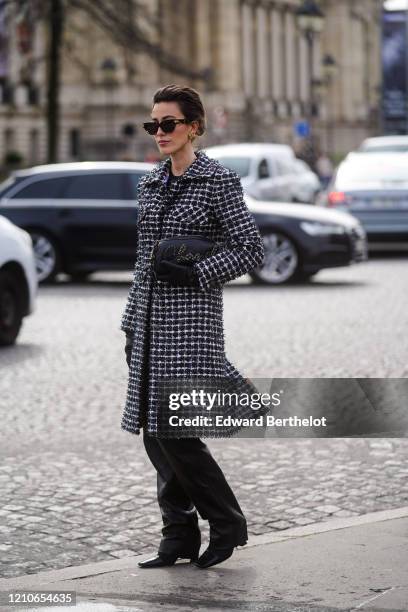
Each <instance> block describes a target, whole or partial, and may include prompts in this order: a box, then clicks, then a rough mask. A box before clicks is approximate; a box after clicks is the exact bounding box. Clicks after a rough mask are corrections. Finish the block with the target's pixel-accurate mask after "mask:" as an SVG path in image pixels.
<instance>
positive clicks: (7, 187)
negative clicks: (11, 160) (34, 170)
mask: <svg viewBox="0 0 408 612" xmlns="http://www.w3.org/2000/svg"><path fill="white" fill-rule="evenodd" d="M25 178H26V177H24V176H9V177H8V178H7V179H6V180H5V181H3V182H2V183H0V198H4V196H5V195H7V193H8V192H9V191H11V189H12V188H13V187H15V186H16V185H18V183H21V181H24V180H25Z"/></svg>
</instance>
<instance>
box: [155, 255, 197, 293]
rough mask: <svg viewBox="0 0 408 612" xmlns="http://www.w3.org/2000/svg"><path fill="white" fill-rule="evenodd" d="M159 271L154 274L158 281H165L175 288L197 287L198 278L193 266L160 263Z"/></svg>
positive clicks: (169, 262) (167, 262)
mask: <svg viewBox="0 0 408 612" xmlns="http://www.w3.org/2000/svg"><path fill="white" fill-rule="evenodd" d="M160 268H161V271H160V273H157V274H156V277H157V279H158V280H161V281H166V282H168V283H169V284H170V285H173V286H175V287H199V286H200V285H199V282H198V276H197V273H196V271H195V269H194V268H193V266H191V265H190V266H189V265H183V264H176V263H174V262H173V261H162V262H161V264H160Z"/></svg>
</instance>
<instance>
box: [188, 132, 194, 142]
mask: <svg viewBox="0 0 408 612" xmlns="http://www.w3.org/2000/svg"><path fill="white" fill-rule="evenodd" d="M188 139H189V140H190V141H191V142H192V141H193V140H194V134H193V132H189V134H188Z"/></svg>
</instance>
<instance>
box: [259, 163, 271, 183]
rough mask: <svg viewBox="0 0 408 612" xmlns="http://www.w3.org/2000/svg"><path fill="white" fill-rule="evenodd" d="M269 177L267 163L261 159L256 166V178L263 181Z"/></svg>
mask: <svg viewBox="0 0 408 612" xmlns="http://www.w3.org/2000/svg"><path fill="white" fill-rule="evenodd" d="M269 177H270V173H269V168H268V162H267V161H266V159H261V161H260V162H259V165H258V178H259V179H264V178H269Z"/></svg>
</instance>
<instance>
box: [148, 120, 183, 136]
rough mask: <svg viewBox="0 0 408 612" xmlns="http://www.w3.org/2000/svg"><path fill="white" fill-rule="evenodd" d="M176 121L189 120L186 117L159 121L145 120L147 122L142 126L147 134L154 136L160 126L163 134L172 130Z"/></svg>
mask: <svg viewBox="0 0 408 612" xmlns="http://www.w3.org/2000/svg"><path fill="white" fill-rule="evenodd" d="M178 123H190V121H187V119H164V120H163V121H161V122H160V123H159V122H158V121H147V123H144V124H143V127H144V129H145V130H146V132H147V133H148V134H151V135H152V136H154V135H155V134H157V132H158V130H159V128H161V129H162V130H163V132H164V133H165V134H170V132H174V130H175V129H176V125H177V124H178Z"/></svg>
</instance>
